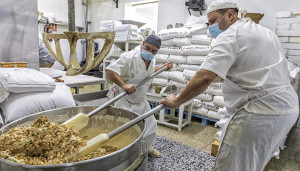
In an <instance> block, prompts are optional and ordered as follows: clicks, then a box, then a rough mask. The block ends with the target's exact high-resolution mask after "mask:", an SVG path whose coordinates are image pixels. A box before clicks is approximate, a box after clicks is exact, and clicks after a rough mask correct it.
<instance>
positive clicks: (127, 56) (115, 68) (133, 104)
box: [105, 35, 173, 157]
mask: <svg viewBox="0 0 300 171" xmlns="http://www.w3.org/2000/svg"><path fill="white" fill-rule="evenodd" d="M160 45H161V39H160V38H159V37H157V36H154V35H150V36H149V37H148V38H147V39H146V40H145V41H144V42H143V44H142V47H141V49H140V50H132V51H129V52H125V53H123V54H121V56H120V58H119V59H118V60H116V61H115V62H113V63H111V64H110V65H108V66H107V68H106V69H105V72H106V74H107V77H108V79H110V80H111V81H112V82H114V83H115V84H116V85H117V86H116V87H117V90H118V92H119V93H121V92H122V91H126V92H127V93H128V94H129V95H127V96H125V97H123V98H122V99H120V100H118V101H117V102H115V104H114V106H116V107H118V108H123V109H126V110H129V111H133V112H135V113H137V114H140V115H142V114H144V113H146V112H148V111H150V110H151V108H150V105H149V103H148V102H147V99H146V92H147V91H148V90H149V87H150V85H151V82H152V81H148V82H146V83H145V84H143V85H142V86H140V87H139V88H137V89H136V87H135V84H137V83H138V82H140V81H142V80H144V79H145V78H146V77H149V76H150V75H151V74H153V73H154V72H156V71H158V70H160V69H162V68H163V67H164V66H168V67H169V69H171V68H172V66H173V65H172V63H171V62H169V63H166V64H164V65H163V66H162V67H158V68H155V67H154V66H155V59H154V56H155V55H156V54H157V52H158V50H159V48H160ZM113 89H114V87H113ZM145 121H146V125H147V129H146V132H145V134H144V138H145V139H146V142H147V144H148V151H149V153H148V154H149V155H151V156H153V157H160V153H159V152H158V151H157V150H156V149H154V148H153V142H154V140H155V132H156V129H157V122H156V119H155V118H154V116H153V115H152V116H150V117H148V118H146V119H145Z"/></svg>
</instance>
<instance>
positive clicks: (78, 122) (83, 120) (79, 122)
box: [63, 66, 168, 131]
mask: <svg viewBox="0 0 300 171" xmlns="http://www.w3.org/2000/svg"><path fill="white" fill-rule="evenodd" d="M167 69H168V66H165V67H163V68H162V69H160V70H158V71H157V72H155V73H153V74H151V75H150V76H149V77H147V78H145V79H144V80H143V81H141V82H140V83H138V84H137V85H136V88H138V87H140V86H141V85H143V84H144V83H146V82H147V81H149V80H151V79H152V78H154V77H156V76H157V75H158V74H160V73H161V72H163V71H165V70H167ZM125 95H127V92H126V91H124V92H123V93H120V94H119V95H118V96H116V97H114V98H113V99H111V100H109V101H108V102H106V103H104V104H103V105H102V106H99V107H98V108H96V109H95V110H93V111H91V112H90V113H88V114H84V113H79V114H77V115H75V116H74V117H72V118H71V119H69V120H67V121H65V122H64V123H63V125H68V126H73V127H74V128H75V129H76V130H77V131H79V130H81V129H82V128H84V127H86V126H87V124H88V122H89V117H92V116H93V115H94V114H96V113H98V112H99V111H101V110H103V109H104V108H106V107H107V106H109V105H111V104H113V103H114V102H116V101H117V100H119V99H121V98H122V97H124V96H125Z"/></svg>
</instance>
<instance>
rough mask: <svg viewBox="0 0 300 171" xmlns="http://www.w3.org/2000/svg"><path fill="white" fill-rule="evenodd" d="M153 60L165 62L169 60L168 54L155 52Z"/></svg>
mask: <svg viewBox="0 0 300 171" xmlns="http://www.w3.org/2000/svg"><path fill="white" fill-rule="evenodd" d="M155 61H156V62H158V63H166V62H168V61H169V55H165V54H157V55H155Z"/></svg>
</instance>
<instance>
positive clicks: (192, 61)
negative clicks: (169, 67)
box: [186, 56, 206, 65]
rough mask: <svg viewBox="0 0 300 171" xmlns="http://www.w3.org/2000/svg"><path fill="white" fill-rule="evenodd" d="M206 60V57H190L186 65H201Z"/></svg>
mask: <svg viewBox="0 0 300 171" xmlns="http://www.w3.org/2000/svg"><path fill="white" fill-rule="evenodd" d="M205 60H206V56H188V57H187V60H186V63H187V64H192V65H201V64H202V63H203V62H204V61H205Z"/></svg>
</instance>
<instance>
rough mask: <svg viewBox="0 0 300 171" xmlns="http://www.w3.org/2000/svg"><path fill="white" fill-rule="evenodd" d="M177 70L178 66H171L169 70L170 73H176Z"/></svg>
mask: <svg viewBox="0 0 300 171" xmlns="http://www.w3.org/2000/svg"><path fill="white" fill-rule="evenodd" d="M177 70H178V65H177V64H173V67H172V68H171V69H170V71H177Z"/></svg>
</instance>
